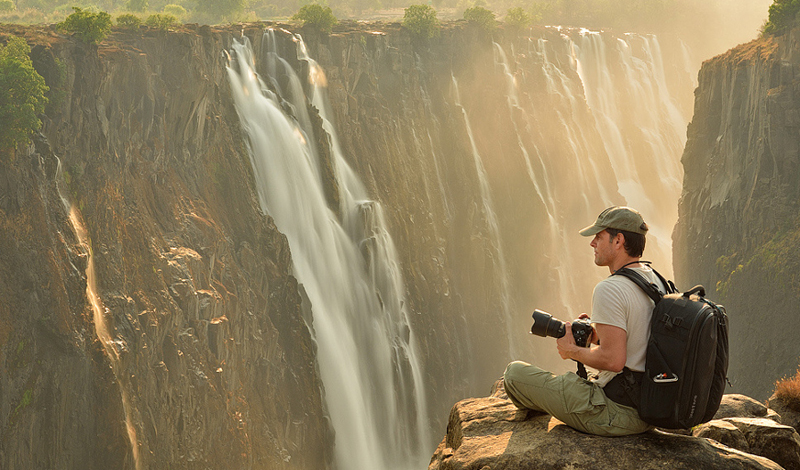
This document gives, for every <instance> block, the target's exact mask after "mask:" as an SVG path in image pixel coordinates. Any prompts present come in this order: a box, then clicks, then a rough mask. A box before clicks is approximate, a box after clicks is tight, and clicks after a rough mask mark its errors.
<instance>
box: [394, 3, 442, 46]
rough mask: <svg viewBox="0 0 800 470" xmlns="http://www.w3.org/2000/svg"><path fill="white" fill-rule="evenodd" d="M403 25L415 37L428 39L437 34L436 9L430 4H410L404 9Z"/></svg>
mask: <svg viewBox="0 0 800 470" xmlns="http://www.w3.org/2000/svg"><path fill="white" fill-rule="evenodd" d="M403 27H404V28H406V29H407V30H408V31H409V32H410V33H411V35H412V36H413V37H415V38H417V39H430V38H432V37H434V36H436V35H438V34H439V20H438V19H437V18H436V10H434V9H433V7H432V6H430V5H411V6H410V7H408V8H406V9H405V15H403Z"/></svg>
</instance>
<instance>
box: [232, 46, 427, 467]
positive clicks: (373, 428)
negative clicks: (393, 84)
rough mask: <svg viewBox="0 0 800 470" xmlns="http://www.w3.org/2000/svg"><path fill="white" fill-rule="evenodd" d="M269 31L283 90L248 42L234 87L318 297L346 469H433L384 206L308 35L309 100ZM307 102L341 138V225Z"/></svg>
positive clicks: (267, 181)
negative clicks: (354, 151) (338, 117)
mask: <svg viewBox="0 0 800 470" xmlns="http://www.w3.org/2000/svg"><path fill="white" fill-rule="evenodd" d="M265 34H266V35H267V36H266V38H265V40H264V44H265V46H264V51H263V53H262V55H261V57H262V58H263V60H264V61H266V64H265V65H266V70H267V71H268V74H270V76H268V77H265V79H264V80H269V81H270V82H271V83H273V84H275V85H274V86H273V89H274V90H276V91H277V93H276V92H274V91H272V90H270V89H268V87H267V86H266V85H265V83H264V81H262V78H261V77H259V76H258V74H257V73H256V72H255V70H256V63H257V59H256V57H255V55H254V52H253V50H252V48H251V46H250V43H249V41H247V40H245V43H243V44H235V45H234V46H233V49H232V56H233V60H232V62H231V66H230V67H229V70H228V71H229V79H230V83H231V88H232V90H233V95H234V99H235V104H236V109H237V111H238V113H239V117H240V120H241V124H242V128H243V129H244V133H245V136H244V138H245V141H246V143H247V147H248V150H249V153H250V157H251V162H252V165H253V169H254V172H255V175H256V184H257V190H258V195H259V200H260V203H261V207H262V210H264V211H265V212H266V213H268V214H269V215H271V216H272V217H273V219H274V220H275V224H276V225H277V227H278V228H279V229H280V230H281V232H283V233H284V234H286V236H287V238H288V241H289V245H290V248H291V252H292V259H293V263H294V273H295V276H296V277H297V279H298V281H299V282H300V283H301V284H302V285H303V287H304V288H305V291H306V293H307V294H308V298H309V299H310V301H311V309H312V312H313V326H312V332H313V334H314V339H315V340H316V342H317V345H318V354H317V360H318V362H319V369H320V374H321V377H322V381H323V383H324V387H325V397H326V403H327V408H328V410H329V413H330V417H331V421H332V424H333V427H334V429H335V431H336V442H335V446H336V447H335V459H336V464H337V468H339V469H342V470H344V469H348V470H350V469H352V470H359V469H363V470H372V469H398V470H399V469H419V468H424V466H425V465H426V464H427V462H428V460H429V458H430V449H429V448H428V446H429V442H430V437H429V432H428V424H427V419H428V414H427V409H426V403H425V398H424V393H423V386H422V385H423V384H422V372H421V368H420V364H419V359H418V352H417V351H416V346H415V340H414V334H413V332H412V331H411V328H410V325H409V320H408V315H409V314H408V312H407V311H406V307H405V303H404V298H403V296H404V292H405V289H404V286H403V281H402V277H401V276H400V270H399V265H398V262H397V256H396V253H395V248H394V245H393V243H392V240H391V238H390V237H389V234H388V231H387V230H386V227H385V223H384V220H383V214H382V208H381V206H380V204H378V203H377V202H375V201H372V200H370V199H369V198H368V197H367V194H366V191H365V189H364V187H363V185H362V184H361V183H360V181H359V180H358V178H357V176H356V175H355V173H354V172H353V171H352V170H351V169H350V167H349V166H348V165H347V163H346V162H345V161H344V158H343V156H342V154H341V150H340V149H339V145H338V141H337V137H336V133H335V131H334V129H333V126H332V125H331V121H330V118H329V116H330V115H329V113H328V111H327V109H328V104H327V98H326V96H325V85H326V83H325V75H324V72H323V71H322V69H321V68H320V67H319V66H318V65H317V64H316V62H314V61H313V60H312V59H311V58H310V57H308V53H307V51H306V48H305V44H304V43H303V41H302V39H301V38H300V36H295V37H294V39H295V42H296V43H297V58H298V59H300V60H303V61H305V62H306V63H307V65H308V77H306V79H307V81H308V84H309V90H310V91H309V96H305V94H303V91H302V82H301V79H300V78H298V77H297V76H296V74H295V72H294V71H293V70H292V68H291V67H290V66H289V65H288V64H287V63H286V61H285V60H284V59H283V58H281V57H279V55H278V54H277V52H276V47H275V42H274V37H273V34H274V33H273V32H272V31H268V32H267V33H265ZM259 60H260V59H259ZM279 79H288V82H286V83H289V87H287V88H289V89H288V90H281V88H280V87H279V86H277V83H278V82H279ZM281 83H284V82H283V81H281ZM307 103H311V104H313V106H314V107H316V108H317V109H318V110H319V112H320V117H321V118H322V119H323V128H324V129H325V131H326V132H327V134H328V135H329V136H330V139H331V150H332V154H333V155H332V159H333V162H332V163H333V166H334V170H335V174H336V179H337V184H338V187H339V190H340V197H341V204H340V207H339V208H336V209H338V211H339V212H340V213H341V215H342V218H341V220H340V219H339V218H338V217H337V214H336V212H334V210H331V208H330V207H328V204H327V202H326V197H325V191H324V187H323V180H322V176H321V174H322V171H321V169H320V159H319V155H318V152H317V150H316V146H315V142H316V140H315V138H316V136H315V135H314V131H313V129H312V128H311V124H310V122H311V121H310V119H309V117H308V116H309V115H308V111H307ZM286 110H289V111H288V112H287V111H286Z"/></svg>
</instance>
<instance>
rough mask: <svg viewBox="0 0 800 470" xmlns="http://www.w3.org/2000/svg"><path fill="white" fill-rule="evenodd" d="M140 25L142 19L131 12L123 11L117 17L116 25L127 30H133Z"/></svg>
mask: <svg viewBox="0 0 800 470" xmlns="http://www.w3.org/2000/svg"><path fill="white" fill-rule="evenodd" d="M141 25H142V19H141V18H139V17H138V16H136V15H134V14H133V13H123V14H121V15H119V16H118V17H117V26H119V27H120V28H122V29H127V30H129V31H135V30H137V29H139V26H141Z"/></svg>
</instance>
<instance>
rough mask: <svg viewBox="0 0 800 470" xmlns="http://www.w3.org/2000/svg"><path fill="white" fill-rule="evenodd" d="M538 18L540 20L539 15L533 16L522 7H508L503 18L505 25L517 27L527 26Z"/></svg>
mask: <svg viewBox="0 0 800 470" xmlns="http://www.w3.org/2000/svg"><path fill="white" fill-rule="evenodd" d="M539 20H541V16H539V17H538V18H534V17H533V15H531V14H530V13H528V12H527V11H525V9H524V8H522V7H514V8H509V9H508V12H506V17H505V18H504V19H503V21H504V22H505V23H506V24H507V25H509V26H511V27H513V28H518V29H524V28H527V27H529V26H530V25H532V24H533V23H534V22H535V21H539Z"/></svg>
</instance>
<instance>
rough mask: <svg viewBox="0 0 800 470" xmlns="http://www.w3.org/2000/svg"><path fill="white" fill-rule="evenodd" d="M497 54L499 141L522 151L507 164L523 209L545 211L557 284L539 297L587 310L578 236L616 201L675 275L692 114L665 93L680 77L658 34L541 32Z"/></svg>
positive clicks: (589, 281) (547, 250)
mask: <svg viewBox="0 0 800 470" xmlns="http://www.w3.org/2000/svg"><path fill="white" fill-rule="evenodd" d="M493 48H494V62H495V72H494V73H495V74H496V75H497V77H498V80H499V83H502V84H503V87H502V89H503V94H504V95H505V98H506V99H505V103H504V104H505V106H506V110H507V117H504V118H503V120H504V122H508V123H509V124H510V126H509V127H510V130H509V131H508V134H507V137H506V138H509V137H510V138H511V139H512V140H513V141H514V142H516V146H515V148H516V149H517V151H515V152H513V153H512V154H508V155H505V156H504V157H503V158H506V159H512V158H519V159H521V161H522V163H521V164H520V165H517V166H518V167H520V168H524V169H525V172H526V174H527V177H528V179H529V182H530V190H529V193H524V192H523V193H521V194H520V195H519V204H531V202H530V201H534V202H535V204H537V205H538V206H540V207H541V214H542V215H541V216H542V220H539V221H537V224H536V225H537V226H538V227H540V228H541V229H542V230H539V231H538V233H537V236H538V237H539V239H540V240H541V243H542V244H541V248H540V249H541V252H542V253H544V254H545V255H546V256H547V260H546V262H547V266H546V271H547V272H549V273H551V274H550V275H549V276H546V277H549V278H550V280H551V282H552V284H551V286H552V289H549V290H548V289H544V290H545V292H544V293H542V292H541V290H540V291H539V292H537V293H536V294H535V296H534V297H535V298H534V301H535V302H542V303H546V302H550V303H556V304H557V303H560V304H561V305H563V306H564V307H565V308H566V309H567V310H568V311H569V312H573V313H572V314H573V315H577V313H579V312H580V311H581V307H582V306H585V305H586V302H585V299H587V298H588V296H589V293H590V292H591V286H592V285H593V284H594V283H595V282H596V281H597V280H598V278H597V277H596V275H591V276H576V275H575V270H576V269H579V267H580V266H582V265H583V266H585V265H586V264H587V263H586V262H585V261H586V257H587V256H588V255H587V252H588V248H587V246H588V242H589V240H585V239H582V237H579V236H577V233H576V232H577V230H576V229H578V228H580V226H585V225H588V224H589V223H591V222H592V221H593V220H594V218H595V217H596V216H597V214H598V213H599V212H600V211H601V210H602V209H604V208H605V207H607V206H610V205H614V204H627V205H630V206H632V207H635V208H637V209H639V210H640V211H641V212H642V213H643V214H644V215H645V219H646V220H647V222H648V224H649V225H650V232H649V233H648V235H649V236H648V245H647V246H648V247H647V250H646V252H645V257H646V259H650V260H652V261H654V262H655V263H656V266H657V268H658V269H659V270H660V271H661V272H662V273H664V274H665V275H667V276H671V272H672V266H671V231H672V227H673V226H674V224H675V222H676V221H677V201H678V198H679V196H680V190H681V178H682V170H681V168H680V155H681V152H682V149H683V145H684V143H685V137H684V135H685V129H686V125H687V123H688V117H687V116H685V115H684V112H682V111H681V108H680V106H679V105H678V103H677V100H676V97H675V91H674V90H672V89H671V88H670V86H669V85H670V84H671V83H674V82H675V80H673V82H670V78H669V77H667V72H666V71H665V68H664V59H663V56H662V54H663V53H662V50H661V45H660V43H659V41H658V39H657V38H656V37H655V36H642V35H635V34H625V35H623V36H621V37H616V36H613V35H611V34H607V33H599V32H592V31H588V30H585V29H584V30H569V29H565V28H547V30H546V31H545V32H544V33H543V34H541V35H540V36H538V37H536V36H534V37H530V38H528V41H527V49H526V48H525V47H524V46H523V48H522V49H523V50H521V51H519V52H515V51H514V48H513V46H512V47H511V48H510V49H508V47H506V48H504V46H502V45H501V44H499V43H494V44H493ZM676 50H677V52H676V54H675V55H676V57H679V58H680V60H678V61H677V62H678V63H677V65H676V66H675V67H672V69H673V70H672V71H671V73H674V69H681V68H682V69H685V70H679V72H680V73H683V74H685V75H682V76H681V77H680V78H681V79H682V80H684V81H685V82H686V83H689V84H690V83H691V81H690V80H688V77H691V75H692V70H691V67H690V66H689V64H688V62H687V61H686V60H684V58H685V56H686V51H685V46H684V45H683V44H680V46H678V47H677V49H676ZM680 91H682V92H686V93H687V94H688V93H689V92H690V91H691V90H689V89H686V90H680ZM456 110H457V111H458V107H456ZM469 111H471V112H474V113H480V112H481V111H480V110H478V109H474V110H472V109H471V110H469ZM483 137H484V139H486V138H487V137H486V136H485V135H484V136H483ZM470 139H471V137H470ZM481 151H484V150H483V149H481ZM514 154H516V155H517V156H516V157H515V156H514ZM575 219H580V222H579V223H578V224H577V225H575V222H574V220H575ZM597 273H599V274H601V275H602V273H600V271H598V272H597ZM516 288H517V289H525V288H526V286H522V287H520V286H517V287H516ZM515 292H519V291H518V290H517V291H515ZM516 295H517V296H518V295H519V294H516ZM548 296H549V297H548ZM548 299H549V300H548ZM559 315H562V316H563V315H570V313H560V314H559Z"/></svg>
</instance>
